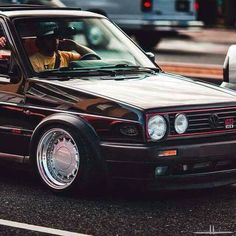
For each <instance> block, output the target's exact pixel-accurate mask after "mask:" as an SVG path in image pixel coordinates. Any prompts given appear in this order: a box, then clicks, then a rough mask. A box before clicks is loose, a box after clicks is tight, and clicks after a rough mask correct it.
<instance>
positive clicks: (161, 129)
mask: <svg viewBox="0 0 236 236" xmlns="http://www.w3.org/2000/svg"><path fill="white" fill-rule="evenodd" d="M166 130H167V125H166V121H165V119H164V117H162V116H159V115H156V116H153V117H152V118H150V119H149V121H148V134H149V136H150V138H151V139H152V140H154V141H156V140H160V139H162V138H163V137H164V136H165V134H166Z"/></svg>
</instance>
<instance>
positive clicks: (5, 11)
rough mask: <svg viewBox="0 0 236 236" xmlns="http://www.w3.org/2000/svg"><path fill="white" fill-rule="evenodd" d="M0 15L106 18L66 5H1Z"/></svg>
mask: <svg viewBox="0 0 236 236" xmlns="http://www.w3.org/2000/svg"><path fill="white" fill-rule="evenodd" d="M0 15H2V16H6V17H9V18H15V17H46V16H49V17H56V16H65V17H70V16H72V17H73V16H79V17H80V16H81V17H96V18H106V17H105V16H102V15H99V14H97V13H93V12H89V11H81V10H80V8H68V7H46V6H42V5H27V4H16V5H14V4H13V5H1V6H0Z"/></svg>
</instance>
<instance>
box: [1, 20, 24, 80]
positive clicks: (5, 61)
mask: <svg viewBox="0 0 236 236" xmlns="http://www.w3.org/2000/svg"><path fill="white" fill-rule="evenodd" d="M20 80H21V76H20V70H19V67H18V66H17V64H16V61H15V58H14V56H13V53H12V50H11V47H10V44H9V41H8V39H7V37H6V35H5V33H4V29H3V27H2V25H1V24H0V84H5V83H7V84H9V83H10V84H16V83H18V82H19V81H20Z"/></svg>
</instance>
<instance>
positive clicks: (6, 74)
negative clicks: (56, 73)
mask: <svg viewBox="0 0 236 236" xmlns="http://www.w3.org/2000/svg"><path fill="white" fill-rule="evenodd" d="M0 21H1V20H0ZM5 32H6V31H4V27H3V23H2V22H0V34H1V35H0V37H5V39H6V45H5V46H3V45H1V46H0V158H2V157H3V158H6V159H8V158H18V159H19V160H20V159H21V157H22V156H23V155H26V154H27V153H28V143H29V139H30V133H31V132H30V131H29V130H27V129H25V127H27V125H26V122H27V120H26V114H25V112H24V91H23V87H24V81H25V80H24V78H23V73H22V70H21V69H20V66H19V65H18V63H17V59H16V55H15V53H14V52H13V51H14V50H13V46H12V43H11V41H10V39H9V37H7V36H6V35H8V34H6V33H5Z"/></svg>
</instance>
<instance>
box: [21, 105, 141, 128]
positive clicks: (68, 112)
mask: <svg viewBox="0 0 236 236" xmlns="http://www.w3.org/2000/svg"><path fill="white" fill-rule="evenodd" d="M25 108H26V109H38V110H45V111H53V112H58V113H67V114H71V115H79V116H90V117H98V118H103V119H110V120H117V121H128V122H132V123H136V124H140V122H138V121H135V120H128V119H121V118H115V117H107V116H101V115H94V114H88V113H80V112H75V111H68V110H57V109H52V108H44V107H36V106H27V105H26V106H25Z"/></svg>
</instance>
